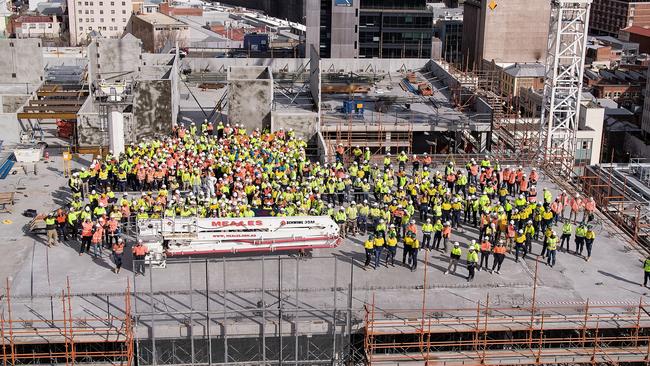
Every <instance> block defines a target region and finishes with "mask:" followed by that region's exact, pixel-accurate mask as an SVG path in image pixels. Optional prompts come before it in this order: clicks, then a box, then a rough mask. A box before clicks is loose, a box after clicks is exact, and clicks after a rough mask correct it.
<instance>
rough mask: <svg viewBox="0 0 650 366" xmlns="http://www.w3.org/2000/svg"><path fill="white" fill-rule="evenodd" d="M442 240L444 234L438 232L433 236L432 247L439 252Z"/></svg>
mask: <svg viewBox="0 0 650 366" xmlns="http://www.w3.org/2000/svg"><path fill="white" fill-rule="evenodd" d="M441 240H442V232H440V231H436V233H435V234H433V245H432V247H433V248H435V249H436V250H438V249H439V248H440V241H441Z"/></svg>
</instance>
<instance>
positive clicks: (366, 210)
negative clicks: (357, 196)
mask: <svg viewBox="0 0 650 366" xmlns="http://www.w3.org/2000/svg"><path fill="white" fill-rule="evenodd" d="M369 215H370V207H368V201H367V200H364V201H363V204H361V206H360V207H359V217H358V218H357V228H358V229H359V233H360V234H361V235H365V234H366V231H367V229H368V216H369Z"/></svg>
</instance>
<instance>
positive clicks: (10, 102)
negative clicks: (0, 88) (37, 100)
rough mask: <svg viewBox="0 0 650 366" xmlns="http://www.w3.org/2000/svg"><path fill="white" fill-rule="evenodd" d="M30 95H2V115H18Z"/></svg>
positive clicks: (0, 109)
mask: <svg viewBox="0 0 650 366" xmlns="http://www.w3.org/2000/svg"><path fill="white" fill-rule="evenodd" d="M29 98H30V95H6V94H5V95H0V113H16V112H18V109H20V107H22V106H23V105H24V104H25V103H26V102H27V100H28V99H29Z"/></svg>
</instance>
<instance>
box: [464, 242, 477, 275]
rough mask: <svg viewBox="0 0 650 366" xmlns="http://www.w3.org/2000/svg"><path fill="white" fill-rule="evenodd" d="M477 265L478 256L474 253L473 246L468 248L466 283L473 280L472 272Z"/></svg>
mask: <svg viewBox="0 0 650 366" xmlns="http://www.w3.org/2000/svg"><path fill="white" fill-rule="evenodd" d="M477 265H478V254H476V251H475V250H474V247H473V246H470V247H469V251H468V252H467V271H468V275H467V282H470V281H472V280H473V279H474V270H475V269H476V266H477Z"/></svg>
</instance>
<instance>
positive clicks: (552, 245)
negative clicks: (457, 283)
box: [546, 231, 558, 268]
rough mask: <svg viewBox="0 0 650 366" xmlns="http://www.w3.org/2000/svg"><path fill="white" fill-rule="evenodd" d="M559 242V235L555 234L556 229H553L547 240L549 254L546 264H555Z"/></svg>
mask: <svg viewBox="0 0 650 366" xmlns="http://www.w3.org/2000/svg"><path fill="white" fill-rule="evenodd" d="M557 242H558V237H557V236H556V235H555V231H551V236H550V237H549V238H548V239H547V240H546V251H547V253H546V255H547V258H548V259H547V262H546V264H547V265H549V266H551V268H553V266H555V252H556V251H557Z"/></svg>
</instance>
